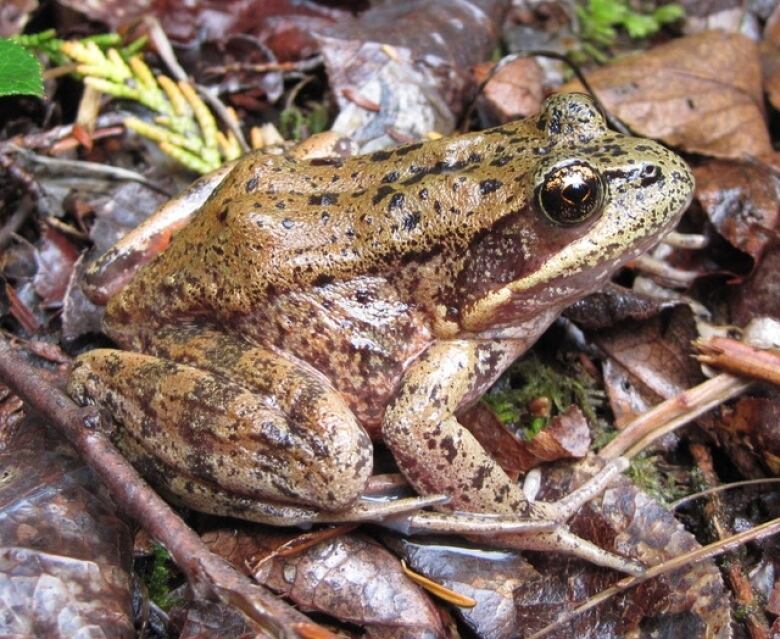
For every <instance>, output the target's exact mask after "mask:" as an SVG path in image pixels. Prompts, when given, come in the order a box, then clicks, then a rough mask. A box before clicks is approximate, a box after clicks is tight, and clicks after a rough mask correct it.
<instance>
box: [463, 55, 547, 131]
mask: <svg viewBox="0 0 780 639" xmlns="http://www.w3.org/2000/svg"><path fill="white" fill-rule="evenodd" d="M494 67H495V64H494V63H492V62H483V63H482V64H479V65H477V66H476V67H474V69H473V74H474V80H475V82H476V84H478V85H479V84H481V83H482V82H484V81H485V80H486V79H487V78H488V74H489V73H491V72H492V71H493V68H494ZM543 79H544V73H543V72H542V68H541V67H540V66H539V63H538V62H537V61H536V60H535V59H533V58H518V59H516V60H512V62H509V63H508V64H505V65H504V66H502V67H501V68H500V69H499V70H498V71H496V72H495V74H494V75H493V77H491V78H490V80H489V81H488V83H487V84H486V85H485V86H484V88H483V89H482V93H481V95H480V96H479V98H478V99H477V110H478V111H479V115H480V119H481V121H482V123H483V124H484V125H485V126H496V125H498V124H503V123H504V122H508V121H509V120H515V119H518V118H526V117H528V116H529V115H533V114H534V113H538V112H539V109H540V108H541V106H542V101H543V99H544V87H543V86H542V81H543Z"/></svg>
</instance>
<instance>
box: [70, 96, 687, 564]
mask: <svg viewBox="0 0 780 639" xmlns="http://www.w3.org/2000/svg"><path fill="white" fill-rule="evenodd" d="M216 184H218V186H216V188H214V186H215V185H216ZM211 188H214V190H213V193H211V194H210V196H209V197H208V199H206V200H205V203H204V204H203V206H202V207H201V208H200V210H199V211H198V212H197V214H196V215H195V216H194V218H193V219H192V221H191V222H190V223H189V224H188V225H187V226H186V227H185V228H183V230H181V231H180V232H179V233H178V234H177V235H176V237H175V238H174V240H173V242H172V243H171V245H170V246H169V247H168V248H167V250H165V251H164V252H163V253H162V254H160V255H159V256H158V257H157V258H156V259H154V260H153V261H152V262H151V263H150V264H148V265H147V266H145V267H144V268H143V269H141V270H140V271H139V272H138V273H137V274H136V275H135V276H134V277H133V278H132V280H131V281H130V283H129V284H128V285H127V286H126V287H125V288H124V289H123V290H122V291H121V293H120V294H118V295H116V296H114V297H113V298H112V299H111V301H110V303H109V305H108V308H107V313H106V319H105V330H106V332H107V334H108V335H110V336H111V337H112V338H113V339H114V340H115V341H116V342H117V343H118V344H120V345H121V346H122V347H123V348H125V349H128V350H126V351H118V350H96V351H92V352H89V353H86V354H85V355H82V356H81V357H79V359H78V362H77V364H76V366H75V368H74V370H73V374H72V377H71V380H70V393H71V394H72V395H73V397H75V398H76V399H77V400H78V401H80V402H82V403H97V404H99V405H101V406H103V407H105V408H106V409H107V412H110V413H111V415H113V417H114V419H115V420H116V423H117V428H116V433H115V434H116V437H115V439H116V441H117V443H118V445H119V446H120V448H121V449H122V451H123V452H124V453H125V454H126V455H127V456H128V457H129V458H130V459H131V460H132V461H133V462H134V463H135V464H136V466H137V467H138V468H139V469H140V470H141V471H142V472H143V473H144V474H145V475H146V476H147V477H149V478H150V479H152V481H153V482H154V483H155V484H156V485H158V486H160V487H162V488H164V489H165V490H166V491H167V492H169V493H172V494H174V495H176V496H177V497H178V499H179V500H180V501H182V502H184V503H185V504H187V505H189V506H191V507H193V508H196V509H198V510H202V511H207V512H211V513H218V514H228V515H234V516H237V517H241V518H244V519H252V520H256V521H262V522H268V523H274V524H291V523H301V522H307V521H322V520H339V519H349V518H352V519H360V518H361V516H362V515H361V513H363V514H365V512H369V511H371V510H372V509H371V507H367V506H365V504H364V503H362V502H359V501H358V500H359V498H360V496H361V493H362V492H363V490H364V487H365V485H366V482H367V480H368V478H369V475H370V473H371V471H372V454H373V449H372V444H371V439H380V438H381V440H382V441H384V443H385V444H386V445H387V446H388V447H389V449H390V450H391V452H392V454H393V456H394V458H395V460H396V462H397V464H398V466H399V468H400V469H401V471H402V472H403V473H404V475H405V476H406V477H407V479H408V480H409V482H410V483H411V484H412V486H413V487H414V488H415V489H416V490H417V492H418V493H419V494H421V495H440V494H444V495H447V496H448V497H449V500H450V501H449V505H448V507H449V508H450V509H452V510H457V511H469V512H475V513H487V514H494V515H504V516H505V517H504V519H507V518H508V519H510V520H516V521H517V522H519V523H518V525H517V526H518V527H517V530H526V529H523V528H522V522H524V521H525V522H526V523H527V524H528V528H527V531H534V523H536V524H537V528H538V529H539V530H541V531H542V532H540V531H539V530H535V531H534V532H527V531H526V532H524V533H523V532H521V533H512V534H502V535H501V536H497V537H494V538H493V539H492V541H494V542H496V543H500V544H501V545H504V546H512V547H520V548H535V549H545V548H555V549H559V550H563V551H567V552H571V553H573V554H576V555H578V556H582V557H586V558H587V559H589V560H591V561H594V562H596V563H600V564H603V565H608V566H612V567H615V568H618V569H621V570H628V571H636V570H638V567H637V566H636V565H635V564H633V563H632V562H630V561H629V560H627V559H624V558H621V557H616V556H615V555H611V554H609V553H607V552H605V551H603V550H601V549H599V548H597V547H596V546H594V545H592V544H589V543H588V542H586V541H584V540H582V539H580V538H578V537H576V536H574V535H572V534H571V533H569V532H568V531H567V530H566V528H565V526H563V525H557V523H559V522H563V521H564V520H565V519H566V518H567V517H569V516H570V515H571V513H572V512H573V511H574V510H575V509H576V508H577V507H579V506H580V505H581V504H582V503H583V502H584V501H585V500H587V499H589V498H590V497H592V496H593V495H594V494H596V493H598V492H599V491H600V490H602V489H603V487H604V485H605V484H606V482H607V481H608V480H609V479H610V478H611V477H612V476H614V474H616V473H617V472H620V470H622V468H624V466H623V465H622V460H621V461H619V462H615V463H613V464H610V465H608V466H607V467H606V468H604V469H603V470H602V471H601V472H600V473H599V474H597V475H596V476H595V477H594V478H593V479H592V480H591V481H590V482H588V483H587V484H586V485H585V486H583V487H582V488H581V489H579V490H578V491H576V492H575V494H573V495H571V496H570V497H569V498H567V499H566V500H564V501H563V502H557V503H555V504H549V503H546V504H544V503H534V504H531V503H529V502H528V500H526V498H525V496H524V493H523V491H522V489H521V488H520V487H519V486H518V485H517V484H516V483H514V482H512V481H511V480H510V479H509V478H508V477H507V475H506V474H505V473H504V472H503V471H502V469H501V468H500V467H499V466H498V465H497V464H496V463H495V461H494V460H493V459H492V458H491V457H490V456H489V455H488V454H487V453H486V452H485V451H484V449H483V448H482V447H481V446H480V444H479V443H478V442H477V441H476V440H475V439H474V438H473V436H472V435H471V434H470V433H469V432H468V431H467V430H465V429H464V428H463V427H462V426H461V425H460V424H459V423H458V420H457V418H456V416H455V415H456V413H457V412H458V411H460V410H462V409H463V408H464V407H466V406H468V405H469V404H471V403H473V402H474V401H476V400H478V399H479V397H480V396H481V395H482V394H483V393H484V392H485V390H486V389H487V388H488V387H489V386H490V385H491V384H492V383H493V382H494V381H495V380H496V378H497V377H498V376H499V375H500V374H501V373H502V372H503V371H504V370H505V369H506V368H507V367H508V366H509V365H510V364H511V363H512V362H513V361H514V360H515V359H516V358H517V357H518V356H519V355H520V354H522V353H523V352H524V351H525V350H526V349H527V348H528V347H529V345H531V344H532V343H533V342H534V341H535V340H536V339H537V337H538V336H539V335H540V334H541V333H542V332H543V331H544V330H545V329H546V328H547V326H548V325H549V324H550V322H552V321H553V319H554V318H555V317H556V316H557V315H558V313H559V312H560V311H561V310H562V309H563V308H564V307H565V306H567V305H569V304H571V303H572V302H573V301H575V300H577V299H579V298H581V297H583V296H584V295H586V294H587V293H589V292H590V291H593V290H594V289H597V288H598V287H600V286H602V285H603V284H604V283H605V282H606V281H607V279H608V278H609V276H610V274H611V273H613V272H614V271H615V270H616V269H617V268H619V267H620V266H621V265H623V264H624V263H625V262H627V261H628V260H630V259H632V258H634V257H636V256H638V255H639V254H640V253H642V252H643V251H645V250H646V249H647V248H648V247H650V246H652V245H653V244H655V243H656V242H657V241H658V240H659V239H660V238H661V237H662V236H663V235H664V234H665V233H666V232H667V231H669V230H670V229H671V228H672V227H673V226H674V224H675V223H676V221H677V220H678V218H679V216H680V214H681V212H682V210H683V209H684V208H685V207H686V205H687V204H688V202H689V200H690V197H691V192H692V188H693V178H692V176H691V173H690V171H689V169H688V168H687V166H686V165H685V163H684V162H683V161H682V160H681V159H680V158H679V157H677V156H676V155H675V154H674V153H672V152H670V151H668V150H667V149H665V148H663V147H661V146H660V145H658V144H656V143H654V142H650V141H647V140H643V139H637V138H631V137H626V136H624V135H621V134H618V133H615V132H612V131H609V130H608V129H607V128H606V126H605V123H604V120H603V118H602V116H601V115H600V113H599V112H598V110H597V109H596V108H595V107H594V104H593V103H592V101H591V100H590V99H589V98H588V97H586V96H583V95H579V94H568V95H556V96H553V97H551V98H549V99H548V100H547V102H546V103H545V105H544V107H543V109H542V112H541V113H540V114H539V115H538V116H536V117H533V118H529V119H526V120H523V121H519V122H514V123H511V124H507V125H504V126H501V127H498V128H494V129H490V130H487V131H482V132H477V133H471V134H468V135H463V136H460V137H453V138H449V139H442V140H437V141H433V142H427V143H421V144H410V145H406V146H401V147H399V148H395V149H391V150H387V151H380V152H376V153H373V154H371V155H365V156H359V157H352V158H348V159H333V158H330V159H321V160H310V161H301V160H295V159H292V158H290V157H271V156H263V155H249V156H247V157H245V158H243V159H241V160H240V161H238V162H237V163H236V164H235V166H234V167H232V168H231V169H229V170H227V169H226V170H223V171H222V173H221V174H220V175H218V176H217V177H216V178H214V179H213V180H212V181H211V183H210V185H209V189H211ZM201 199H204V197H201ZM110 257H111V259H114V260H116V259H117V254H116V252H114V254H113V255H111V256H110ZM119 257H121V256H119ZM431 517H432V518H434V519H435V518H436V515H431ZM447 517H448V516H447V515H442V516H440V519H439V521H440V522H444V521H445V520H447ZM451 517H452V519H457V518H458V515H457V514H453V515H452V516H451ZM463 521H468V518H464V519H463ZM486 521H487V520H486ZM497 521H498V520H497ZM442 525H444V524H443V523H442ZM465 529H468V527H466V528H465ZM497 529H498V528H497Z"/></svg>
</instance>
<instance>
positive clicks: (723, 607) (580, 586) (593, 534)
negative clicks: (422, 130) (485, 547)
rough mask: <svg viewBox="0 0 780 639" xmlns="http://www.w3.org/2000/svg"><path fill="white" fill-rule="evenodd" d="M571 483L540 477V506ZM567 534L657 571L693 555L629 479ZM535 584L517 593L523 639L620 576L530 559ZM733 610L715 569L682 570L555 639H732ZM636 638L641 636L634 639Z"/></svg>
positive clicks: (563, 477)
mask: <svg viewBox="0 0 780 639" xmlns="http://www.w3.org/2000/svg"><path fill="white" fill-rule="evenodd" d="M573 476H574V475H572V473H571V472H570V470H569V469H565V468H563V467H559V469H558V471H557V472H551V473H547V474H545V480H546V481H545V486H544V487H543V492H542V495H543V497H544V499H555V498H558V497H559V496H560V495H563V494H565V493H566V492H567V491H569V490H570V487H571V484H569V481H570V480H571V479H572V477H573ZM569 525H570V527H571V529H572V531H575V532H576V533H577V534H578V535H580V536H582V537H585V538H587V539H590V540H591V541H593V542H594V543H597V544H599V545H600V546H602V547H604V548H609V549H611V550H613V551H615V552H619V553H630V554H631V556H633V557H635V558H637V559H639V560H640V561H643V562H644V563H646V564H656V563H659V562H661V561H663V560H664V559H667V558H670V557H674V556H677V555H679V554H681V553H683V552H687V551H689V550H692V549H694V548H696V547H698V544H697V542H696V539H695V538H694V537H693V535H691V534H690V533H688V532H687V531H686V530H685V529H684V528H683V526H682V525H681V524H680V523H679V522H678V521H676V520H675V518H674V517H673V516H672V514H671V513H670V512H668V511H667V510H665V509H664V508H662V507H661V506H660V505H659V504H658V503H656V502H655V501H653V500H652V499H650V498H649V497H647V495H645V494H644V493H642V492H640V491H639V490H638V489H637V488H636V487H634V486H633V485H631V484H630V483H629V482H628V480H627V479H622V480H620V482H616V483H615V484H613V485H612V487H610V488H609V489H607V491H605V493H604V494H603V496H602V497H601V498H599V499H597V500H594V501H591V502H590V503H589V504H587V506H585V507H584V508H583V509H581V510H580V512H578V513H577V515H575V517H574V518H573V519H572V520H571V521H570V522H569ZM528 559H529V561H531V563H532V564H533V565H534V567H535V568H536V570H537V571H538V573H539V577H537V578H535V579H530V580H527V581H524V582H523V584H522V585H521V586H520V588H518V589H517V590H516V591H515V605H516V606H517V611H518V620H519V627H521V628H524V629H525V632H526V634H530V632H531V631H532V630H534V629H540V628H542V627H544V626H545V625H547V624H548V623H550V622H551V621H553V620H554V619H555V618H556V616H557V615H558V614H559V612H561V611H562V610H566V609H568V608H569V607H571V606H573V605H576V604H579V603H582V602H584V601H585V600H586V599H587V598H588V597H589V596H591V595H592V594H595V593H596V592H599V591H601V590H603V589H604V588H605V587H607V586H608V585H611V584H612V583H614V581H616V580H617V579H618V578H619V576H618V575H616V574H615V573H608V572H605V571H604V570H601V569H599V568H596V567H595V566H593V565H591V564H586V563H584V562H581V561H576V560H568V561H566V560H564V561H561V558H560V557H555V556H553V555H551V554H549V553H543V554H539V553H529V554H528ZM730 623H731V609H730V605H729V597H728V594H727V593H726V591H725V588H724V585H723V581H722V578H721V575H720V573H719V572H718V569H717V568H716V567H715V565H714V563H713V562H712V561H708V562H702V563H699V564H695V565H693V566H689V567H686V568H684V569H682V570H680V571H678V572H676V573H674V574H672V575H668V576H666V577H663V578H660V579H654V580H651V581H648V582H646V583H645V584H642V585H641V586H639V587H637V588H634V589H632V590H629V591H627V592H626V593H624V594H623V595H621V596H619V597H617V598H615V599H612V600H610V601H609V602H607V603H605V604H604V605H602V606H599V607H597V608H595V609H594V610H591V611H589V612H587V613H585V614H583V615H580V616H578V617H577V618H575V619H574V620H573V621H572V622H571V623H570V624H568V625H567V626H565V627H563V628H562V629H561V630H559V631H558V632H556V633H554V634H551V635H549V636H550V637H555V638H557V639H564V638H571V637H599V639H611V638H613V637H614V638H615V639H618V638H622V637H628V636H668V637H713V638H718V639H727V638H729V637H731V630H730ZM640 632H641V634H639V633H640Z"/></svg>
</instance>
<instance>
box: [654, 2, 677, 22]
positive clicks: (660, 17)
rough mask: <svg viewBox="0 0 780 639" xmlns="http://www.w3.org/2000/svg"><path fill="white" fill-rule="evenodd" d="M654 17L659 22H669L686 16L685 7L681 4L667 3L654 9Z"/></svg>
mask: <svg viewBox="0 0 780 639" xmlns="http://www.w3.org/2000/svg"><path fill="white" fill-rule="evenodd" d="M653 17H654V18H655V19H656V20H657V21H658V24H668V23H669V22H674V21H675V20H679V19H680V18H684V17H685V9H683V8H682V7H681V6H680V5H679V4H665V5H664V6H662V7H658V8H657V9H656V10H655V11H653Z"/></svg>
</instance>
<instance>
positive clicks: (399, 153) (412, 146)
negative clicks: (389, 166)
mask: <svg viewBox="0 0 780 639" xmlns="http://www.w3.org/2000/svg"><path fill="white" fill-rule="evenodd" d="M422 146H423V143H422V142H415V143H414V144H409V145H407V146H402V147H401V148H400V149H396V152H395V154H396V155H397V156H398V157H401V156H404V155H407V154H408V153H411V152H412V151H416V150H417V149H421V148H422Z"/></svg>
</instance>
